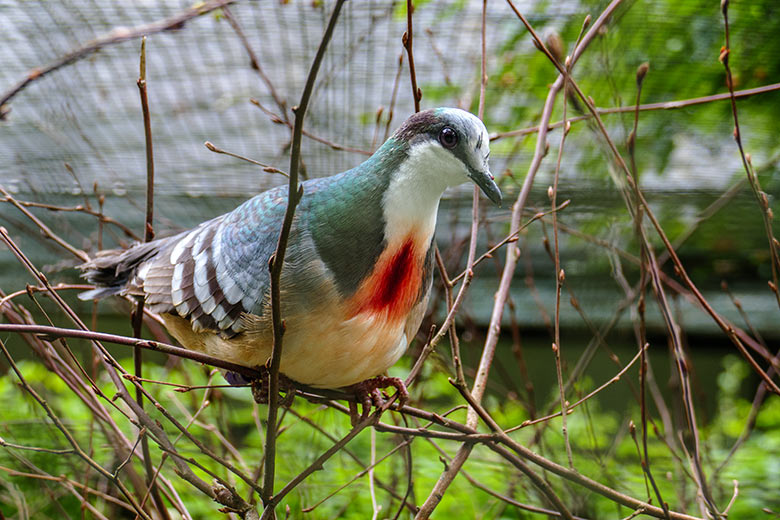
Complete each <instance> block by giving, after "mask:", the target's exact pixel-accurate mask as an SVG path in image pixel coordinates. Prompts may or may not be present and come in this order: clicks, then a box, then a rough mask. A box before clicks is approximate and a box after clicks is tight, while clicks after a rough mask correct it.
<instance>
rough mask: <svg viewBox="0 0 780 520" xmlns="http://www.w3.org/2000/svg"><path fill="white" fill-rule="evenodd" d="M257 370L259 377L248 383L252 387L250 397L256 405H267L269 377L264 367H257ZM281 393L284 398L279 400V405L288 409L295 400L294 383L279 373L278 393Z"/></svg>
mask: <svg viewBox="0 0 780 520" xmlns="http://www.w3.org/2000/svg"><path fill="white" fill-rule="evenodd" d="M257 370H258V371H259V372H260V377H259V378H258V379H253V380H252V381H250V382H249V383H250V384H251V385H252V397H253V398H254V400H255V402H256V403H257V404H268V394H269V390H270V380H271V375H270V374H269V373H268V369H267V368H266V367H263V366H261V367H257ZM282 392H284V397H281V399H280V400H279V405H280V406H287V407H289V406H290V405H291V404H292V402H293V399H294V398H295V382H294V381H293V380H292V379H290V378H288V377H287V376H285V375H284V374H282V373H280V374H279V393H280V394H281V393H282ZM277 397H280V396H277Z"/></svg>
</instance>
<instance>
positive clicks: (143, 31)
mask: <svg viewBox="0 0 780 520" xmlns="http://www.w3.org/2000/svg"><path fill="white" fill-rule="evenodd" d="M234 1H235V0H210V1H207V2H202V3H199V4H197V5H196V6H194V7H190V8H188V9H184V10H183V11H181V12H179V13H177V14H175V15H173V16H171V17H170V18H166V19H164V20H159V21H156V22H152V23H149V24H145V25H138V26H136V27H130V28H128V27H115V28H114V29H112V30H111V31H109V32H108V33H106V34H104V35H102V36H99V37H97V38H95V39H94V40H92V41H89V42H87V43H86V44H85V45H84V46H83V47H79V48H78V49H75V50H72V51H70V52H69V53H67V54H66V55H64V56H62V57H61V58H59V59H57V60H55V61H54V62H52V63H50V64H48V65H46V66H43V67H36V68H34V69H30V70H29V71H28V72H27V74H26V75H25V77H24V78H22V79H20V80H19V81H18V82H17V83H16V84H15V85H14V86H13V87H11V88H10V89H8V90H7V91H6V92H4V93H2V94H0V120H2V119H3V118H4V116H5V114H6V113H7V111H8V108H7V107H6V106H5V105H6V103H8V102H9V101H10V100H11V98H13V97H14V96H15V95H17V94H18V93H19V92H21V91H22V90H24V89H25V88H26V87H27V86H29V85H30V83H32V82H33V81H36V80H39V79H41V78H42V77H44V76H46V75H47V74H49V73H51V72H54V71H55V70H57V69H59V68H62V67H64V66H65V65H70V64H71V63H73V62H75V61H78V60H80V59H82V58H84V57H86V56H89V55H90V54H92V53H93V52H95V51H98V50H100V49H102V48H103V47H105V46H107V45H113V44H116V43H122V42H125V41H128V40H135V39H136V38H138V37H139V36H144V35H146V36H148V35H150V34H156V33H160V32H164V31H170V30H172V29H180V28H181V27H182V26H183V25H184V24H185V23H186V22H187V21H189V20H191V19H192V18H196V17H198V16H201V15H203V14H206V13H209V12H211V11H213V10H215V9H219V8H220V7H222V6H225V5H228V4H232V3H233V2H234Z"/></svg>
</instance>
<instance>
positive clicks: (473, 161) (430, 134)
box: [393, 108, 501, 206]
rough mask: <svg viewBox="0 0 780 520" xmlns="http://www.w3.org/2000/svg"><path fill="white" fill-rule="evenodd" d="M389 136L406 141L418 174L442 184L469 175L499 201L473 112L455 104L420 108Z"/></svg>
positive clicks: (480, 126)
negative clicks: (418, 163) (425, 108)
mask: <svg viewBox="0 0 780 520" xmlns="http://www.w3.org/2000/svg"><path fill="white" fill-rule="evenodd" d="M393 138H394V139H395V140H397V141H401V142H405V143H408V146H409V148H408V154H409V158H410V159H412V160H414V161H416V162H417V161H419V162H420V163H422V166H423V171H422V175H426V176H428V177H435V178H436V179H435V180H436V181H437V182H442V183H444V185H445V186H457V185H459V184H462V183H464V182H466V181H467V180H469V179H471V180H472V181H473V182H474V183H475V184H476V185H477V186H479V187H480V189H481V190H482V191H483V192H484V193H485V195H487V197H488V198H489V199H490V200H491V201H493V202H494V203H495V204H496V205H498V206H500V205H501V190H499V189H498V186H497V185H496V183H495V181H494V179H493V175H492V174H491V173H490V167H489V165H488V157H489V156H490V139H489V136H488V132H487V129H486V128H485V125H484V123H482V121H481V120H480V119H479V118H478V117H477V116H475V115H473V114H470V113H469V112H466V111H465V110H460V109H458V108H433V109H429V110H423V111H422V112H418V113H416V114H414V115H412V116H411V117H410V118H409V119H407V120H406V121H405V122H404V123H403V125H401V127H400V128H399V129H398V130H396V132H395V134H394V135H393ZM431 180H434V179H431Z"/></svg>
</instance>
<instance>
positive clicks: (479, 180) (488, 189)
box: [469, 168, 501, 208]
mask: <svg viewBox="0 0 780 520" xmlns="http://www.w3.org/2000/svg"><path fill="white" fill-rule="evenodd" d="M469 178H470V179H471V180H472V181H474V184H476V185H477V186H479V188H480V189H481V190H482V192H483V193H484V194H485V195H487V198H489V199H490V200H491V201H493V204H495V205H496V206H498V207H499V208H500V207H501V190H500V189H498V185H497V184H496V181H495V180H494V179H493V175H492V174H491V173H490V170H489V169H487V168H485V169H484V170H478V169H476V168H469Z"/></svg>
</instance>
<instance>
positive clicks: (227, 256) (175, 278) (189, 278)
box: [136, 189, 286, 335]
mask: <svg viewBox="0 0 780 520" xmlns="http://www.w3.org/2000/svg"><path fill="white" fill-rule="evenodd" d="M285 192H286V190H281V189H274V190H271V191H269V192H266V193H263V194H261V195H259V196H257V197H255V198H253V199H250V200H249V201H247V202H245V203H244V204H242V205H241V206H239V207H238V208H236V209H235V210H234V211H232V212H230V213H228V214H226V215H222V216H221V217H217V218H215V219H213V220H210V221H208V222H204V223H203V224H201V225H200V226H198V227H197V228H195V229H193V230H192V231H189V232H186V233H182V234H180V235H177V236H176V237H172V239H169V241H168V242H167V243H166V244H165V245H164V247H161V248H160V250H159V253H158V254H157V255H156V256H155V257H154V258H153V259H150V260H149V261H147V262H146V263H144V264H142V265H141V266H140V267H139V268H138V272H137V275H136V277H137V279H138V280H137V282H136V285H137V286H139V287H142V288H143V292H144V293H145V295H146V301H147V303H148V304H149V305H150V308H151V309H152V310H153V311H155V312H171V311H173V310H174V309H175V312H176V314H178V315H180V316H182V317H184V318H187V319H189V320H190V321H191V322H192V326H193V330H195V331H196V332H197V331H201V330H206V329H208V330H214V331H219V332H223V333H226V334H228V335H231V334H234V333H238V332H240V331H241V321H240V319H239V318H240V317H241V314H242V313H251V314H261V313H262V307H263V301H264V299H265V295H266V293H267V291H268V288H269V286H270V274H269V271H268V259H269V258H270V256H271V254H272V253H273V252H274V250H275V249H276V242H277V239H278V234H279V229H280V227H281V222H282V218H283V216H284V209H285V201H286V196H285Z"/></svg>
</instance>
